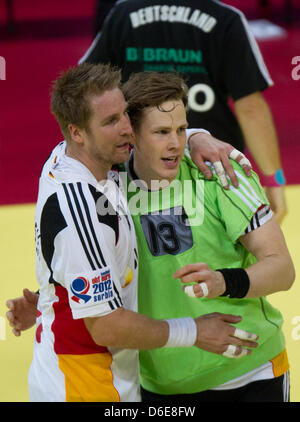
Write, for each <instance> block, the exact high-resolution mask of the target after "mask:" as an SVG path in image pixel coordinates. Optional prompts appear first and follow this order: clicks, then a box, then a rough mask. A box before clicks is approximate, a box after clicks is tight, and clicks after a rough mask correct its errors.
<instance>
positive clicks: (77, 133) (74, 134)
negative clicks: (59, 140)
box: [68, 123, 84, 144]
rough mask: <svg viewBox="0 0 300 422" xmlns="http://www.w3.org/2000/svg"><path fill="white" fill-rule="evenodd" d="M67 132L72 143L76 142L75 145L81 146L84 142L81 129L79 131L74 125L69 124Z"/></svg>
mask: <svg viewBox="0 0 300 422" xmlns="http://www.w3.org/2000/svg"><path fill="white" fill-rule="evenodd" d="M68 130H69V133H70V137H71V139H72V141H74V142H76V144H83V142H84V136H83V132H84V131H83V129H80V128H79V127H78V126H76V125H74V124H73V123H69V125H68Z"/></svg>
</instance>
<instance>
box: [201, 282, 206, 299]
mask: <svg viewBox="0 0 300 422" xmlns="http://www.w3.org/2000/svg"><path fill="white" fill-rule="evenodd" d="M199 286H200V287H201V289H202V292H203V296H205V297H206V296H208V287H207V284H206V283H204V282H202V283H200V284H199Z"/></svg>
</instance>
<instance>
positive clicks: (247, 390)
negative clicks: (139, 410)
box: [141, 372, 290, 404]
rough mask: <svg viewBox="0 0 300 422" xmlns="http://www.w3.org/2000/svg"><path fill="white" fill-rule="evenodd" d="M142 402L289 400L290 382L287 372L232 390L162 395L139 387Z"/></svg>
mask: <svg viewBox="0 0 300 422" xmlns="http://www.w3.org/2000/svg"><path fill="white" fill-rule="evenodd" d="M141 393H142V402H150V401H151V402H162V401H169V402H173V403H177V404H178V402H179V401H188V402H189V403H190V402H197V403H201V402H202V403H209V402H236V403H243V402H252V403H253V402H289V401H290V382H289V372H286V373H285V374H284V375H281V376H280V377H278V378H272V379H267V380H262V381H254V382H250V383H249V384H247V385H245V386H244V387H240V388H235V389H232V390H222V391H221V390H206V391H201V392H200V393H194V394H175V395H164V394H155V393H151V392H150V391H147V390H145V389H144V388H141Z"/></svg>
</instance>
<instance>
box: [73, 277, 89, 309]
mask: <svg viewBox="0 0 300 422" xmlns="http://www.w3.org/2000/svg"><path fill="white" fill-rule="evenodd" d="M89 290H90V283H89V281H88V280H87V279H86V278H84V277H77V278H75V280H73V281H72V284H71V292H72V293H73V295H74V296H72V298H71V299H72V300H74V302H77V303H87V302H88V301H89V300H90V299H91V296H90V295H88V294H87V293H88V291H89Z"/></svg>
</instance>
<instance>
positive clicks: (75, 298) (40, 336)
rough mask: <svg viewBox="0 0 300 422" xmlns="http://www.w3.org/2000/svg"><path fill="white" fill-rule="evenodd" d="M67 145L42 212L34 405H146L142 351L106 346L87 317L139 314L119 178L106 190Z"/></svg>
mask: <svg viewBox="0 0 300 422" xmlns="http://www.w3.org/2000/svg"><path fill="white" fill-rule="evenodd" d="M65 149H66V143H65V142H62V143H60V144H59V145H58V146H57V147H56V148H55V149H54V150H53V152H52V154H51V156H50V157H49V158H48V160H47V161H46V163H45V165H44V167H43V170H42V174H41V178H40V185H39V196H38V201H37V207H36V222H35V229H36V256H37V278H38V282H39V284H40V297H39V302H38V315H37V328H36V338H35V344H34V354H33V361H32V365H31V368H30V372H29V395H30V400H31V401H106V402H112V401H139V400H140V393H139V364H138V351H136V350H120V349H116V348H109V347H102V346H98V345H97V344H96V343H95V342H94V341H93V340H92V337H91V336H90V334H89V332H88V331H87V329H86V328H85V324H84V320H83V318H85V317H93V316H103V315H107V314H109V313H111V312H114V311H115V310H116V309H118V308H119V307H124V308H126V309H129V310H132V311H137V267H138V257H137V246H136V239H135V232H134V226H133V223H132V220H131V217H130V215H129V213H127V202H126V197H125V194H124V191H123V187H122V185H121V180H119V176H118V174H117V173H116V172H113V171H111V172H109V173H108V176H107V180H106V182H105V183H103V184H101V185H100V184H98V183H97V180H96V179H95V178H94V176H93V175H92V174H91V173H90V171H89V170H88V169H87V168H86V167H85V166H84V165H83V164H81V163H80V162H79V161H77V160H74V159H72V158H69V157H67V156H66V155H65Z"/></svg>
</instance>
